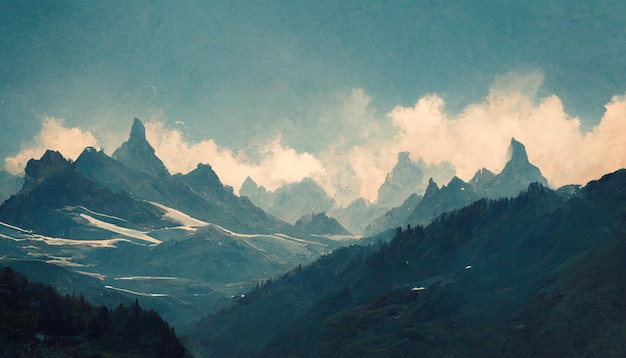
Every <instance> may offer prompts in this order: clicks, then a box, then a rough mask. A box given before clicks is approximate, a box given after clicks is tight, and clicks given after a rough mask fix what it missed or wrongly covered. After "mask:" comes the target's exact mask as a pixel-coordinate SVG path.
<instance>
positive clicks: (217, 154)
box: [144, 122, 324, 190]
mask: <svg viewBox="0 0 626 358" xmlns="http://www.w3.org/2000/svg"><path fill="white" fill-rule="evenodd" d="M144 125H145V127H146V137H147V139H148V141H149V142H150V144H151V145H152V146H153V147H154V148H155V154H156V155H157V156H158V157H159V158H161V160H162V161H163V163H164V164H165V166H166V167H167V168H168V169H169V171H170V172H171V173H187V172H189V171H191V170H193V169H195V167H196V166H197V164H198V163H205V164H210V165H211V166H212V167H213V169H214V170H215V172H216V173H217V175H218V176H219V178H220V180H221V181H222V182H223V183H224V184H227V185H230V186H232V187H233V188H235V189H237V190H238V189H239V187H240V186H241V184H242V183H243V181H244V180H245V178H246V177H247V176H251V177H252V178H254V180H255V181H256V182H257V183H258V184H259V185H263V186H265V187H266V188H267V189H269V190H274V189H276V188H278V187H280V186H281V185H283V184H285V183H290V182H296V181H300V180H302V179H303V178H305V177H310V176H319V175H323V173H324V168H323V166H322V164H321V163H320V162H319V161H318V160H317V159H316V158H315V157H314V156H313V155H311V154H309V153H298V152H297V151H296V150H294V149H293V148H289V147H287V146H284V145H283V144H282V141H281V139H280V138H276V139H274V140H272V141H270V142H268V143H265V144H263V145H260V146H259V147H258V150H257V153H255V154H257V157H258V158H260V159H259V160H255V161H253V160H251V159H250V158H249V157H248V156H247V155H245V154H244V153H243V152H239V153H235V152H233V151H231V150H230V149H228V148H222V147H219V146H218V145H217V144H216V143H215V142H214V141H213V140H210V139H209V140H204V141H201V142H198V143H188V142H187V141H186V140H185V138H184V137H183V134H182V133H181V132H180V131H179V130H171V129H166V128H165V127H164V125H163V123H162V122H147V123H145V124H144Z"/></svg>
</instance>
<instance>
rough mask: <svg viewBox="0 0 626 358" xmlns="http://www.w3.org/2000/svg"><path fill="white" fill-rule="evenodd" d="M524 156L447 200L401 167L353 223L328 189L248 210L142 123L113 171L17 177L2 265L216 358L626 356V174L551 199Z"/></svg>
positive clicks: (416, 170) (307, 183) (455, 181)
mask: <svg viewBox="0 0 626 358" xmlns="http://www.w3.org/2000/svg"><path fill="white" fill-rule="evenodd" d="M509 154H510V158H509V160H508V161H507V163H506V165H505V167H504V168H503V170H502V171H501V172H500V173H498V174H494V173H492V172H490V171H489V170H487V169H484V168H483V169H481V170H479V171H478V172H477V173H476V174H475V175H474V177H473V178H472V179H471V180H470V181H469V182H465V181H463V180H462V179H460V178H458V177H456V176H453V177H452V179H451V180H450V181H448V182H447V184H445V185H443V186H441V187H440V186H439V185H438V184H437V182H436V180H435V179H436V178H433V177H432V176H431V177H430V179H428V180H427V181H425V180H426V177H425V175H427V174H428V173H429V172H434V171H437V170H439V171H442V170H443V171H445V169H446V164H445V163H443V164H439V165H437V166H428V165H426V164H424V163H423V162H417V163H413V162H412V161H411V160H410V158H409V155H408V153H401V154H400V155H399V156H398V163H397V165H396V167H395V168H394V169H393V170H392V171H391V172H390V173H389V175H387V178H386V181H385V183H384V184H383V185H382V186H381V190H379V196H381V203H371V202H368V201H366V200H364V199H359V200H356V201H355V202H353V203H352V204H351V205H349V206H348V207H346V208H338V207H336V206H335V203H334V201H333V200H332V199H331V198H329V197H328V196H327V195H326V193H325V192H324V191H323V190H322V189H321V187H320V186H319V185H318V184H317V183H316V182H315V181H314V180H312V179H304V180H302V181H301V182H299V183H293V184H290V185H287V186H285V187H283V188H280V189H277V190H275V191H273V192H268V191H267V190H266V189H265V188H263V187H259V186H258V185H257V184H256V183H255V182H254V181H253V180H252V178H248V179H247V180H246V182H245V183H244V185H243V186H242V188H241V190H240V194H241V196H237V195H235V194H234V192H233V188H231V187H228V186H225V185H223V183H222V182H221V180H220V179H219V177H218V175H217V174H216V173H215V171H214V170H213V169H212V167H211V166H210V165H209V164H204V163H199V164H198V165H197V167H196V168H195V169H194V170H192V171H191V172H189V173H187V174H175V175H171V174H170V173H169V171H168V170H167V168H166V167H165V166H164V165H163V162H162V161H161V160H160V159H159V158H158V157H157V156H156V154H155V151H154V149H153V148H152V146H151V145H150V143H149V142H148V141H147V139H146V135H145V128H144V126H143V123H142V122H141V121H140V120H138V119H135V120H134V121H133V124H132V127H131V131H130V135H129V138H128V140H127V141H126V142H124V143H123V144H122V145H121V146H120V147H119V148H118V149H117V150H115V151H114V153H113V154H112V156H108V155H107V154H105V153H104V152H103V151H100V150H96V149H94V148H90V147H88V148H85V149H84V151H83V152H82V153H81V154H80V156H79V157H78V158H77V159H76V160H75V161H71V160H68V159H66V158H64V157H63V155H62V154H61V153H59V152H56V151H52V150H48V151H47V152H45V154H43V156H42V157H41V158H39V159H34V158H33V159H31V160H30V161H29V162H28V164H27V166H26V168H25V175H24V177H23V178H18V177H15V176H12V175H8V174H7V175H3V176H0V184H1V185H2V186H3V187H2V188H0V189H2V190H4V191H0V194H2V193H5V194H6V197H5V199H6V200H5V201H4V202H3V203H2V205H0V253H1V254H0V263H1V264H2V265H3V266H11V267H13V268H14V269H15V270H18V271H20V272H23V273H25V274H26V275H27V276H28V277H29V278H30V279H36V280H37V281H42V282H46V283H49V284H52V285H54V286H55V287H56V288H57V289H58V290H59V291H60V292H61V294H66V295H71V294H72V293H74V292H82V293H83V294H84V296H85V298H86V299H89V300H90V301H92V302H93V303H94V304H103V305H107V306H108V307H110V308H111V307H113V306H116V305H118V304H120V303H125V304H127V303H128V302H133V301H135V300H136V299H137V298H139V299H140V300H141V301H142V303H141V304H142V307H147V308H149V309H153V310H155V311H157V312H158V313H159V314H160V315H161V316H162V317H163V318H165V319H166V320H167V321H168V322H169V324H171V325H172V326H174V327H176V329H177V331H178V332H179V336H180V337H181V338H182V339H183V341H184V343H185V345H186V347H187V348H188V349H189V350H190V351H191V352H193V353H195V354H196V355H197V356H381V357H382V356H394V355H396V356H401V355H404V356H418V355H419V356H526V357H530V356H539V355H548V356H623V355H625V354H626V345H625V344H624V341H623V332H625V331H626V326H624V322H626V317H625V316H624V315H623V312H626V306H624V303H623V296H624V294H626V286H625V285H624V284H622V283H621V281H622V280H620V278H621V277H623V275H624V274H625V273H626V272H624V266H623V265H622V260H621V257H623V256H624V254H626V245H625V244H624V240H623V238H624V237H626V206H625V205H624V203H625V202H626V191H625V188H626V170H620V171H617V172H615V173H611V174H607V175H605V176H604V177H602V178H601V179H599V180H597V181H592V182H590V183H588V184H587V185H585V186H584V187H583V186H579V185H568V186H564V187H562V188H559V189H557V190H552V189H550V188H548V187H547V181H546V179H545V178H544V177H543V176H542V174H541V171H540V170H539V168H537V167H536V166H534V165H533V164H531V163H530V162H529V160H528V156H527V154H526V150H525V147H524V145H523V144H521V143H520V142H518V141H517V140H515V139H514V138H513V139H512V140H511V144H510V150H509ZM448 174H450V173H448ZM5 184H6V185H5ZM17 184H20V185H17ZM17 186H19V189H16V187H17ZM419 190H423V192H416V191H419ZM245 194H247V195H249V196H250V199H249V198H248V197H247V196H246V195H245ZM2 195H3V197H4V194H2ZM405 195H406V197H404V196H405ZM402 197H404V199H403V201H402V200H401V198H402ZM256 202H260V203H263V205H266V206H267V205H270V204H271V205H274V210H275V213H280V215H278V216H280V217H283V216H287V213H288V215H289V216H288V217H289V220H288V221H289V222H287V221H285V220H284V219H281V218H278V217H276V216H275V215H273V214H272V213H271V212H267V211H265V210H264V209H262V208H260V207H259V206H257V205H255V203H256ZM392 203H398V204H392ZM383 204H384V205H383ZM386 205H398V206H395V207H392V208H388V207H386ZM327 210H328V211H327ZM376 217H378V218H376ZM374 219H375V220H374ZM292 223H293V224H292ZM346 223H347V224H346ZM366 227H367V235H366V237H363V238H361V239H358V240H357V238H358V237H355V236H352V235H350V232H351V231H353V228H356V229H357V230H360V231H355V232H356V233H361V232H363V231H364V230H365V228H366ZM3 292H5V291H3V290H2V287H0V296H1V297H0V305H1V304H3V301H1V299H3V297H4V296H2V294H3ZM135 302H136V301H135ZM131 307H137V308H138V307H139V305H138V303H136V305H135V306H131ZM137 311H139V310H138V309H137ZM580 327H584V329H581V328H580Z"/></svg>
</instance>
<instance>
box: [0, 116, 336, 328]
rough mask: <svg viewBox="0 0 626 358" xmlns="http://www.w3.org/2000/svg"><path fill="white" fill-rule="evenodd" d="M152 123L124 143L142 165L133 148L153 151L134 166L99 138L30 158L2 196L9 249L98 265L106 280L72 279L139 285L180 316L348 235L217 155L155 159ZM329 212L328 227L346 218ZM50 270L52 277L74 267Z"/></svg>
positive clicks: (136, 128)
mask: <svg viewBox="0 0 626 358" xmlns="http://www.w3.org/2000/svg"><path fill="white" fill-rule="evenodd" d="M144 135H145V132H144V131H143V125H142V124H141V121H139V120H136V121H134V123H133V129H132V131H131V138H130V139H129V141H128V142H127V143H132V144H127V143H125V144H123V145H122V147H121V148H125V149H124V150H122V151H121V152H122V153H125V154H124V155H125V156H126V163H127V164H128V165H131V166H136V165H137V161H136V160H135V159H132V158H131V157H132V155H134V154H136V155H137V156H138V157H141V158H143V159H144V164H146V163H152V164H146V165H144V166H142V167H135V169H133V168H130V167H129V166H127V164H124V163H122V162H121V161H119V160H117V159H114V158H112V157H109V156H107V155H106V154H105V153H104V152H102V151H98V150H95V149H94V148H85V150H84V151H83V152H82V153H81V155H80V156H79V157H78V158H77V160H76V161H74V162H71V161H69V160H66V159H65V158H63V156H62V155H61V153H58V152H54V151H47V152H46V153H45V154H44V155H43V156H42V157H41V158H40V159H32V160H30V161H29V162H28V165H27V167H26V170H25V173H26V175H25V179H24V188H23V189H22V190H21V191H20V192H19V193H17V194H16V195H14V196H12V197H11V198H10V199H9V200H7V201H5V202H4V203H3V204H2V205H1V206H0V235H1V236H2V237H3V238H4V239H3V240H0V250H1V251H2V252H3V258H4V259H7V260H11V262H14V263H17V262H27V261H32V260H36V261H38V262H41V263H48V264H54V265H61V266H64V267H66V268H67V269H68V270H70V271H73V272H75V273H76V274H78V275H79V276H88V277H96V278H98V279H99V280H100V285H95V286H94V285H93V282H92V283H87V282H86V281H84V280H79V279H72V280H70V281H71V282H73V285H74V286H72V289H73V291H83V290H84V291H89V292H96V293H97V294H94V295H93V297H96V299H100V298H102V299H105V298H107V297H109V298H110V297H111V293H112V292H115V293H116V294H117V295H122V296H123V297H128V296H130V297H133V296H141V297H143V299H144V300H145V301H146V304H147V305H148V306H149V307H151V308H155V309H159V312H160V313H161V314H163V316H164V317H167V318H168V319H169V320H171V321H172V322H173V323H175V324H177V325H178V324H182V323H184V322H186V321H187V320H190V319H194V318H195V317H196V316H197V315H198V314H200V313H201V312H206V311H210V310H214V309H216V307H220V306H221V305H224V304H225V303H227V302H228V299H227V297H229V296H230V295H233V294H238V293H239V292H241V291H242V290H244V289H249V288H250V287H253V286H254V285H255V284H256V283H258V282H259V281H263V280H266V279H267V278H269V277H273V276H275V275H277V274H279V273H281V272H284V271H286V270H288V269H290V268H292V267H295V266H298V265H301V264H306V263H308V262H311V261H313V260H315V259H317V258H318V257H320V256H321V255H323V254H326V253H328V252H330V251H332V250H333V249H335V248H337V247H339V246H341V245H344V243H343V242H340V241H334V240H331V239H328V238H326V237H325V236H324V235H325V234H321V235H315V236H313V235H308V234H306V233H305V232H304V231H302V230H300V229H299V228H296V227H294V226H292V225H290V224H288V223H286V222H284V221H281V220H279V219H276V218H274V217H273V216H271V215H269V214H267V213H265V212H264V211H263V210H262V209H260V208H258V207H256V206H254V204H252V202H250V200H248V199H247V198H245V197H243V198H240V197H237V196H236V195H234V194H233V191H232V188H230V187H226V186H224V185H223V184H222V183H221V181H220V179H219V178H218V176H217V175H216V174H215V172H214V171H213V169H212V168H211V167H210V166H209V165H205V164H199V165H198V167H197V168H196V169H195V170H193V171H191V172H190V173H188V174H185V175H182V174H177V175H174V176H170V175H169V174H167V173H165V172H163V171H162V170H159V169H158V168H160V164H159V163H161V162H160V160H159V159H158V158H156V157H155V158H153V159H150V158H148V156H153V155H154V153H153V151H151V150H150V146H149V143H147V141H146V140H145V136H144ZM142 143H144V144H142ZM134 150H137V151H138V152H137V153H135V152H134ZM129 158H130V159H129ZM133 163H134V164H133ZM152 166H154V168H153V167H152ZM166 174H167V175H166ZM327 219H328V220H326V221H324V220H321V223H322V224H324V225H326V227H324V230H323V231H326V230H327V229H329V228H330V229H332V230H335V231H336V230H339V229H338V228H337V227H336V226H333V225H332V224H333V221H332V220H331V219H329V218H327ZM315 222H316V223H318V224H319V222H318V221H317V220H316V221H315ZM335 223H336V222H335ZM320 225H321V224H320ZM320 227H321V226H320ZM45 272H46V276H48V279H49V280H50V282H63V281H62V280H61V281H57V280H55V278H54V277H66V274H65V273H64V272H63V271H58V270H45ZM164 277H165V278H164ZM90 282H91V281H90ZM103 303H110V301H106V302H103Z"/></svg>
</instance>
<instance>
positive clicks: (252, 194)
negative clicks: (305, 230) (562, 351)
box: [239, 177, 335, 223]
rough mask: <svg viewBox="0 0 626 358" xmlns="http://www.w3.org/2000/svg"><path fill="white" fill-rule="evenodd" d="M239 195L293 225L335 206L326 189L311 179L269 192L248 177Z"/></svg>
mask: <svg viewBox="0 0 626 358" xmlns="http://www.w3.org/2000/svg"><path fill="white" fill-rule="evenodd" d="M239 194H240V195H242V196H246V197H249V198H250V200H252V202H254V203H255V204H256V205H259V206H260V207H262V208H263V209H264V210H266V211H267V212H269V213H271V214H272V215H275V216H276V217H279V218H281V219H283V220H286V221H288V222H291V223H294V222H295V221H296V220H298V219H299V218H300V217H301V216H302V215H304V214H308V213H311V212H326V211H328V210H330V209H332V208H333V206H334V204H335V203H334V201H333V200H332V199H331V198H330V197H328V194H326V192H325V191H324V189H322V188H321V187H320V186H319V184H317V182H316V181H315V180H313V179H311V178H304V179H302V180H301V181H299V182H297V183H289V184H286V185H284V186H282V187H280V188H278V189H276V190H275V191H273V192H268V191H267V190H266V189H265V187H263V186H258V185H257V184H256V183H255V182H254V180H252V178H250V177H248V178H246V180H245V181H244V183H243V184H242V186H241V189H240V190H239Z"/></svg>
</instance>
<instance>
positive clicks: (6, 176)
mask: <svg viewBox="0 0 626 358" xmlns="http://www.w3.org/2000/svg"><path fill="white" fill-rule="evenodd" d="M22 186H24V177H21V176H18V175H13V174H11V173H9V172H7V171H6V170H0V203H2V202H3V201H4V200H6V199H8V198H9V197H11V195H13V194H16V193H17V192H18V191H20V189H22Z"/></svg>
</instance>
